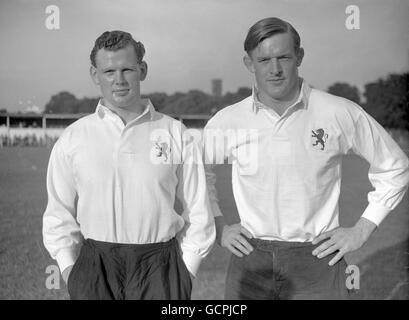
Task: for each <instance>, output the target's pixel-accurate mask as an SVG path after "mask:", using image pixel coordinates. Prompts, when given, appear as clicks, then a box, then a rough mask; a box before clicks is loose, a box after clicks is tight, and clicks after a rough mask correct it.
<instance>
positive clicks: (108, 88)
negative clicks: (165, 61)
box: [43, 31, 215, 300]
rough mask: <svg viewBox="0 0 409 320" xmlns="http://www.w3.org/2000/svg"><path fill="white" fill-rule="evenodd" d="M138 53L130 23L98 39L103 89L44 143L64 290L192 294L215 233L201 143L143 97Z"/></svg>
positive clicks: (143, 66) (50, 228)
mask: <svg viewBox="0 0 409 320" xmlns="http://www.w3.org/2000/svg"><path fill="white" fill-rule="evenodd" d="M144 54H145V48H144V46H143V44H142V43H141V42H136V41H135V40H134V39H133V38H132V36H131V35H130V34H129V33H127V32H123V31H111V32H108V31H107V32H104V33H103V34H102V35H101V36H100V37H98V39H96V41H95V46H94V48H93V49H92V52H91V56H90V58H91V68H90V73H91V77H92V79H93V81H94V82H95V84H96V85H98V86H99V87H100V90H101V94H102V98H101V100H100V101H99V103H98V106H97V107H96V111H95V113H93V114H91V115H88V116H86V117H83V118H81V119H80V120H78V121H76V122H75V123H73V124H72V125H70V126H69V127H67V128H66V130H65V131H64V133H63V134H62V136H61V137H60V138H59V140H58V141H57V142H56V144H55V146H54V148H53V150H52V152H51V156H50V161H49V165H48V172H47V191H48V205H47V208H46V211H45V213H44V217H43V237H44V244H45V247H46V248H47V250H48V251H49V252H50V254H51V256H52V257H53V258H55V259H56V260H57V262H58V264H59V267H60V270H61V271H62V276H63V279H64V280H65V281H66V282H67V287H68V292H69V294H70V297H71V299H172V300H173V299H190V297H191V290H192V279H191V277H192V278H193V277H194V276H196V273H197V271H198V268H199V265H200V262H201V261H202V259H203V258H204V257H205V256H206V255H207V254H208V253H209V251H210V249H211V246H212V244H213V242H214V238H215V229H214V220H213V216H212V215H211V214H210V210H209V203H208V198H207V193H206V182H205V173H204V169H203V164H202V162H201V161H200V159H201V156H200V148H199V146H198V145H197V144H196V143H194V142H193V141H190V140H189V141H186V139H183V133H184V132H185V128H184V127H183V125H182V124H181V123H180V122H178V121H176V120H174V119H172V118H170V117H168V116H166V115H164V114H161V113H159V112H157V111H155V108H154V106H153V105H152V103H151V102H150V101H149V100H148V99H143V98H142V97H141V94H140V82H141V81H143V80H144V79H145V78H146V75H147V71H148V67H147V63H146V62H145V61H144V60H143V57H144ZM175 197H177V198H178V199H179V200H180V202H181V203H182V205H183V209H184V210H183V213H182V214H181V215H180V214H178V213H177V212H176V211H175V210H174V203H175Z"/></svg>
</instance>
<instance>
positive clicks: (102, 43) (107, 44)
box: [90, 30, 145, 67]
mask: <svg viewBox="0 0 409 320" xmlns="http://www.w3.org/2000/svg"><path fill="white" fill-rule="evenodd" d="M128 45H132V46H133V47H134V49H135V53H136V58H137V60H138V63H140V62H142V60H143V56H144V55H145V47H144V46H143V44H142V43H141V42H139V41H138V42H136V41H135V40H134V39H133V38H132V35H131V34H130V33H128V32H124V31H119V30H115V31H105V32H104V33H103V34H101V35H100V36H99V37H98V38H97V40H95V45H94V48H92V51H91V55H90V59H91V64H92V65H93V66H94V67H96V66H97V64H96V61H95V59H96V56H97V52H98V50H100V49H105V50H108V51H117V50H120V49H123V48H125V47H127V46H128Z"/></svg>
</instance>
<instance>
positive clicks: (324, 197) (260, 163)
mask: <svg viewBox="0 0 409 320" xmlns="http://www.w3.org/2000/svg"><path fill="white" fill-rule="evenodd" d="M217 131H218V133H217ZM240 131H241V133H239V134H236V135H234V134H232V133H234V132H240ZM221 132H224V133H225V136H226V137H227V136H229V138H228V139H224V143H220V141H222V140H221V139H219V140H218V141H219V143H217V142H215V141H216V140H217V139H213V138H214V136H218V135H220V134H222V133H221ZM226 132H229V133H226ZM246 132H247V134H246ZM232 135H233V136H234V138H232V137H231V136H232ZM211 136H212V138H209V137H211ZM204 142H205V144H204V147H205V161H206V163H208V164H209V163H210V164H213V165H206V176H207V183H208V191H209V198H210V201H211V205H212V210H213V213H214V215H215V216H220V215H221V214H222V213H221V212H220V208H219V206H218V198H217V193H216V188H215V180H216V177H215V174H214V172H213V169H212V168H213V166H214V164H215V163H220V162H217V161H219V160H217V159H220V158H230V157H231V158H230V159H233V161H232V164H233V165H232V185H233V193H234V197H235V201H236V205H237V209H238V213H239V216H240V219H241V223H242V225H243V226H244V227H245V228H247V229H248V230H249V231H250V232H251V233H252V235H253V236H254V237H256V238H260V239H266V240H280V241H301V242H305V241H312V240H313V239H314V237H316V236H318V235H319V234H321V233H323V232H325V231H329V230H332V229H334V228H336V227H338V226H339V222H338V214H339V210H338V200H339V196H340V186H341V160H342V156H343V155H345V154H347V153H355V154H357V155H359V156H361V157H363V158H365V159H366V160H367V161H368V162H369V164H370V169H369V180H370V182H371V183H372V185H373V187H374V188H375V190H373V191H371V192H369V194H368V201H369V205H368V206H367V208H366V210H365V211H364V213H363V214H362V217H365V218H366V219H368V220H370V221H372V222H374V223H375V224H376V225H379V224H380V223H381V221H382V220H383V219H384V218H385V216H386V215H387V214H388V213H389V212H390V211H391V210H392V209H394V208H395V207H396V205H397V204H398V203H399V202H400V201H401V199H402V197H403V195H404V193H405V191H406V189H407V185H408V181H409V161H408V158H407V156H406V155H405V154H404V152H403V151H402V150H401V149H400V148H399V146H398V145H397V144H396V143H395V141H394V140H393V139H392V138H391V137H390V136H389V135H388V133H387V132H386V131H385V130H384V129H383V128H382V127H381V126H380V125H379V124H378V123H377V122H376V121H375V120H374V119H373V118H372V117H371V116H370V115H368V114H367V113H366V112H365V111H364V110H363V109H362V108H361V107H360V106H358V105H357V104H355V103H353V102H351V101H349V100H346V99H344V98H340V97H337V96H334V95H331V94H328V93H326V92H323V91H319V90H316V89H312V88H310V87H309V86H308V84H306V83H305V82H303V84H302V87H301V90H300V95H299V97H298V100H297V101H296V102H295V103H294V104H293V105H292V106H291V107H289V108H288V109H287V110H286V111H285V113H284V114H283V115H282V116H279V115H278V114H277V113H275V112H274V110H272V109H270V108H268V107H266V106H264V105H263V104H262V103H261V102H260V101H259V100H258V99H257V94H256V90H255V89H253V95H252V96H250V97H248V98H246V99H244V100H242V101H240V102H239V103H236V104H234V105H231V106H229V107H226V108H224V109H222V110H220V111H219V112H218V113H217V114H216V115H215V116H214V117H213V118H212V119H210V120H209V122H208V124H207V126H206V128H205V141H204ZM240 155H242V156H241V157H240ZM243 155H244V156H243Z"/></svg>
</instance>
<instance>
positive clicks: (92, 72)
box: [89, 65, 99, 85]
mask: <svg viewBox="0 0 409 320" xmlns="http://www.w3.org/2000/svg"><path fill="white" fill-rule="evenodd" d="M89 74H90V76H91V79H92V81H93V82H94V83H95V84H96V85H99V79H98V75H97V68H95V67H94V66H93V65H91V67H90V68H89Z"/></svg>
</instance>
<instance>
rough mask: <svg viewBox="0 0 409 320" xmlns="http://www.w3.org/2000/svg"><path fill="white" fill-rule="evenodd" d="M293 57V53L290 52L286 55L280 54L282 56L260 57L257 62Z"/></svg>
mask: <svg viewBox="0 0 409 320" xmlns="http://www.w3.org/2000/svg"><path fill="white" fill-rule="evenodd" d="M290 56H291V53H290V52H286V53H282V54H280V55H277V56H260V57H257V60H259V61H260V60H268V59H271V58H285V57H290Z"/></svg>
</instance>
